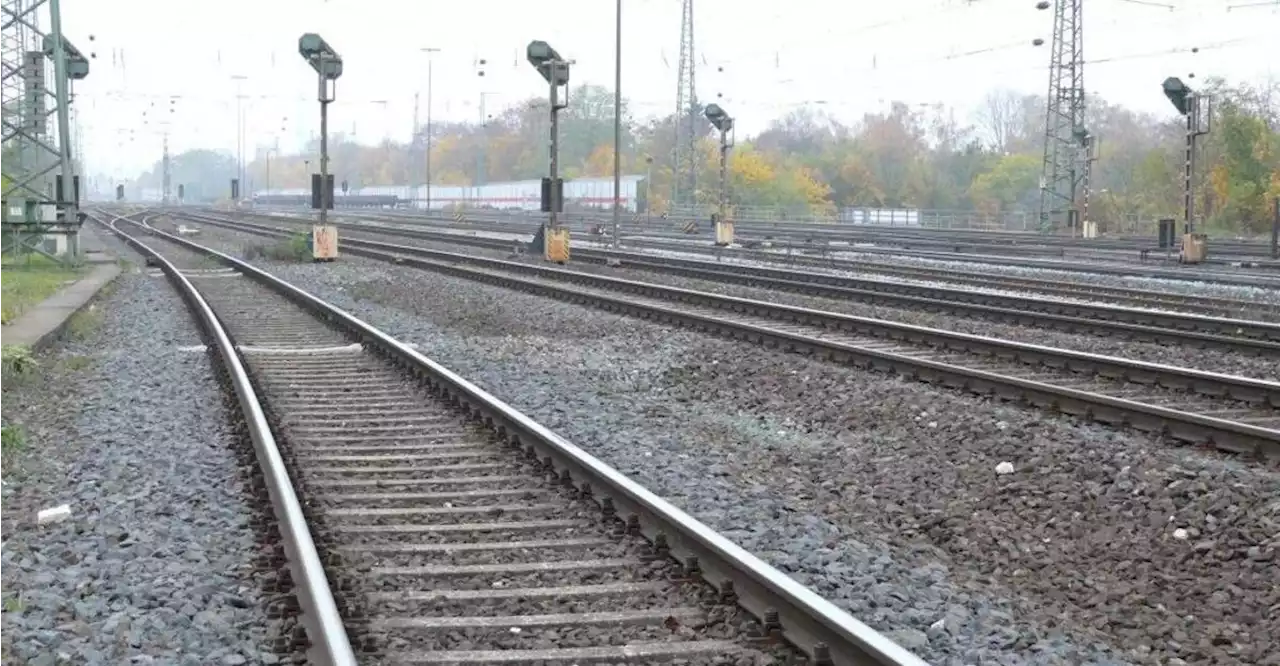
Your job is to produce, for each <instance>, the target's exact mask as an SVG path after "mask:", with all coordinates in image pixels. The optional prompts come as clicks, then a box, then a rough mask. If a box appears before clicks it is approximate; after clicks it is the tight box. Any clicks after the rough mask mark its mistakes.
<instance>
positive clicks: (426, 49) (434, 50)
mask: <svg viewBox="0 0 1280 666" xmlns="http://www.w3.org/2000/svg"><path fill="white" fill-rule="evenodd" d="M439 51H440V49H437V48H433V47H429V46H427V47H423V48H422V52H423V53H426V54H427V213H430V212H431V147H432V142H431V83H432V81H431V74H432V72H431V65H432V61H433V60H435V58H434V57H432V54H434V53H438V52H439Z"/></svg>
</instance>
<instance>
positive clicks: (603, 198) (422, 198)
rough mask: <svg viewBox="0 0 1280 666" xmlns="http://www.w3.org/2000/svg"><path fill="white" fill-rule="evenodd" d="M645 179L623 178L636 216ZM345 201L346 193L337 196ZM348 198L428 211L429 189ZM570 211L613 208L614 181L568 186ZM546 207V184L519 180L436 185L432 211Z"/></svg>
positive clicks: (296, 191) (363, 191) (377, 188)
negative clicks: (395, 201) (388, 199)
mask: <svg viewBox="0 0 1280 666" xmlns="http://www.w3.org/2000/svg"><path fill="white" fill-rule="evenodd" d="M643 181H644V176H623V177H622V182H621V185H622V186H621V188H620V189H621V194H622V207H623V209H624V210H628V211H632V212H635V211H636V210H637V206H638V205H639V204H640V202H639V200H638V198H637V195H638V193H639V192H640V186H641V183H642V182H643ZM255 194H263V195H293V196H298V195H305V196H310V194H311V190H310V189H306V188H286V189H273V190H265V191H259V192H256V193H255ZM335 194H336V195H337V196H339V197H341V196H342V193H341V192H337V193H335ZM348 194H352V195H360V196H377V195H381V196H395V197H399V198H400V200H401V201H402V202H403V203H402V204H401V205H405V206H409V207H412V208H423V209H425V208H427V186H426V185H416V186H412V187H409V186H404V185H391V186H387V185H369V186H365V187H356V188H351V189H350V190H349V192H348ZM564 199H565V207H566V208H608V207H610V206H612V205H613V179H612V178H578V179H575V180H566V181H565V182H564ZM541 207H542V181H540V180H519V181H514V182H507V183H489V184H488V185H481V186H479V187H473V186H468V185H432V186H431V209H432V210H441V209H452V208H489V209H493V210H532V211H536V210H539V209H540V208H541Z"/></svg>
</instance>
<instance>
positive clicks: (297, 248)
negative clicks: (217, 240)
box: [240, 234, 312, 262]
mask: <svg viewBox="0 0 1280 666" xmlns="http://www.w3.org/2000/svg"><path fill="white" fill-rule="evenodd" d="M240 256H241V258H242V259H244V260H245V261H253V260H254V259H272V260H275V261H294V262H305V261H311V259H312V256H311V247H310V239H309V238H308V237H307V234H290V235H289V237H288V238H285V239H281V240H278V241H276V242H274V243H254V244H252V245H246V246H245V247H244V249H243V250H242V251H241V253H240Z"/></svg>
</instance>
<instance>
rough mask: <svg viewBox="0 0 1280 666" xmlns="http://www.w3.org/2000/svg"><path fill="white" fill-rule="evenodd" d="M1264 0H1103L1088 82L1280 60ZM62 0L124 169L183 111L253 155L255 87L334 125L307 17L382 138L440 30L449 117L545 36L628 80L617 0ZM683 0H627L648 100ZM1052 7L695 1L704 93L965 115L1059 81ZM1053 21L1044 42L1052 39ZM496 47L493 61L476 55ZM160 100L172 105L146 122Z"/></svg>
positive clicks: (398, 124)
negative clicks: (997, 92) (322, 101)
mask: <svg viewBox="0 0 1280 666" xmlns="http://www.w3.org/2000/svg"><path fill="white" fill-rule="evenodd" d="M1258 1H1259V0H1088V2H1086V3H1085V5H1086V7H1085V12H1086V15H1085V19H1084V22H1085V30H1086V33H1085V45H1084V49H1085V58H1086V61H1088V62H1089V64H1088V65H1087V66H1086V70H1085V87H1086V89H1087V90H1088V91H1089V92H1090V93H1096V94H1100V95H1102V96H1103V97H1105V98H1107V99H1109V100H1113V101H1116V102H1120V103H1123V104H1125V105H1128V106H1131V107H1134V108H1137V109H1141V110H1144V111H1151V112H1155V113H1160V114H1170V113H1172V111H1171V109H1170V108H1169V107H1168V103H1167V101H1166V100H1165V99H1164V97H1163V96H1162V95H1161V93H1160V82H1161V81H1162V80H1163V79H1164V78H1165V77H1166V76H1170V75H1176V76H1184V77H1185V75H1186V74H1188V73H1194V74H1195V75H1196V76H1197V77H1206V76H1223V77H1226V78H1228V79H1230V80H1234V81H1241V80H1249V81H1262V80H1265V79H1268V78H1276V77H1280V52H1278V51H1277V46H1276V41H1275V39H1276V38H1275V36H1276V35H1277V34H1280V6H1277V5H1270V6H1261V7H1237V8H1231V6H1232V5H1247V4H1252V3H1255V2H1258ZM62 6H63V13H64V19H63V20H64V23H65V26H66V31H67V35H68V37H69V38H70V39H71V40H72V41H73V42H74V43H75V44H76V45H77V46H78V47H79V48H80V49H81V50H82V51H86V52H87V51H93V52H95V53H96V54H97V58H96V60H94V61H93V65H92V67H93V69H92V72H91V74H90V76H89V78H88V79H86V80H85V81H83V82H81V83H80V84H78V86H77V90H76V93H77V105H78V107H79V113H80V117H81V126H82V131H83V133H84V134H83V140H84V152H85V154H86V155H85V159H86V162H87V166H88V169H87V170H88V172H90V173H95V174H112V175H113V176H115V177H120V176H132V175H134V174H135V173H136V172H138V171H140V170H141V169H143V168H146V167H147V166H149V165H150V164H152V163H153V162H154V161H155V160H157V159H158V158H159V156H160V152H161V135H162V133H163V132H164V127H162V126H161V125H160V122H161V121H162V120H163V119H165V117H166V116H167V120H168V132H169V140H170V148H171V150H172V151H173V152H180V151H183V150H187V149H191V148H212V149H219V150H225V151H227V152H231V153H234V151H235V146H236V142H235V137H236V94H237V86H238V85H239V86H241V89H242V91H243V94H244V95H245V96H246V98H245V99H244V101H243V104H244V105H245V110H246V113H245V115H246V117H247V123H246V128H245V132H246V134H247V137H248V138H247V141H246V144H247V152H249V153H252V152H253V149H254V146H255V144H256V145H261V146H267V145H273V144H274V143H275V141H277V139H278V141H279V145H280V148H281V149H282V151H285V152H289V151H294V150H296V149H297V148H298V147H299V146H300V145H301V144H302V142H303V141H305V140H306V139H307V137H309V136H311V135H312V134H313V133H315V132H316V131H317V130H318V126H319V111H318V104H317V103H316V102H315V93H316V83H315V76H314V74H313V73H312V71H311V70H310V69H309V68H308V67H307V66H306V64H305V63H304V62H303V61H302V60H301V58H300V56H299V55H298V54H297V40H298V37H299V35H301V34H302V33H304V32H318V33H320V34H321V35H322V36H323V37H324V38H325V39H326V40H327V41H328V42H329V43H330V44H332V45H333V47H334V48H335V49H336V50H337V51H338V52H339V53H340V54H341V55H342V57H343V59H344V61H345V72H344V74H343V77H342V78H341V79H340V80H339V82H338V89H337V101H336V102H335V103H334V104H333V105H331V107H330V110H331V114H330V118H331V121H330V127H331V129H332V130H335V131H344V132H347V133H350V132H353V131H354V132H355V134H356V137H357V139H358V140H359V141H361V142H364V143H373V142H376V141H378V140H381V139H382V138H384V137H392V138H394V139H396V140H400V141H404V140H406V139H407V138H408V136H409V133H410V130H411V127H412V124H413V113H414V94H415V93H419V94H420V95H421V98H420V102H419V106H420V108H419V116H420V118H421V119H422V120H423V121H425V119H426V105H427V57H428V56H427V55H426V54H424V53H423V52H422V51H421V49H422V48H423V47H432V48H438V49H440V51H439V52H438V53H436V54H434V56H433V57H434V66H433V68H434V84H433V85H432V89H433V111H434V113H433V115H434V117H435V118H437V119H450V120H460V119H475V118H477V117H478V116H479V100H480V98H481V93H482V92H483V93H488V94H487V95H486V97H485V99H486V106H487V110H488V113H491V114H492V113H494V112H495V111H497V110H500V109H501V108H502V107H504V106H507V105H510V104H514V103H517V102H519V101H520V100H523V99H525V98H527V97H529V96H532V95H541V94H545V92H546V88H545V87H544V86H543V85H542V79H541V78H540V77H539V76H538V75H537V73H536V72H535V71H534V70H533V69H532V68H531V67H530V66H529V65H528V64H527V62H525V61H524V56H523V54H524V47H525V45H526V44H527V43H528V42H529V41H530V40H531V39H544V40H546V41H548V42H550V43H551V44H552V46H554V47H555V48H556V49H558V50H559V51H560V53H561V54H562V55H564V56H565V57H568V58H573V59H576V60H577V65H576V66H575V67H574V69H573V72H572V79H573V81H574V82H575V83H582V82H589V83H596V84H600V85H604V86H606V87H608V88H610V89H612V87H613V71H614V69H613V68H614V7H615V3H614V0H551V1H548V2H529V1H527V0H254V1H250V0H219V1H217V2H194V1H191V0H182V1H178V0H112V1H111V2H104V1H103V0H63V2H62ZM680 13H681V0H623V86H622V88H623V94H624V96H625V97H626V98H628V99H629V100H631V101H632V102H633V107H632V109H633V111H634V112H635V114H636V115H638V116H641V117H645V116H655V115H661V114H667V113H671V112H672V111H673V110H674V108H675V95H676V67H677V62H678V55H679V37H680ZM1052 21H1053V12H1052V10H1045V11H1039V10H1037V9H1036V8H1035V0H974V1H972V2H967V1H965V0H897V1H895V2H871V1H869V0H860V1H854V0H787V1H786V2H781V3H779V2H765V1H764V0H696V14H695V33H696V35H695V40H696V44H695V52H696V55H697V91H698V97H699V98H700V99H702V100H706V101H713V100H714V101H719V102H720V103H721V105H722V106H724V107H725V108H726V109H727V110H728V111H729V112H730V113H731V114H733V115H734V116H735V117H736V118H737V119H738V127H739V130H740V132H743V133H745V134H753V133H755V132H758V131H759V130H761V129H763V128H764V127H765V126H766V125H767V124H768V122H769V121H770V120H772V119H773V118H776V117H778V116H780V115H782V114H785V113H787V112H788V111H790V110H792V109H794V108H797V107H799V106H802V105H805V104H821V105H822V106H823V108H825V109H826V110H827V111H828V112H829V113H832V114H833V115H835V116H836V117H838V118H841V119H845V120H854V119H856V118H858V117H859V116H860V115H861V114H862V113H864V112H866V111H874V110H878V109H882V108H884V106H885V105H886V104H887V103H888V102H889V101H891V100H903V101H907V102H910V103H913V104H919V103H934V102H941V103H944V104H948V105H951V106H955V107H958V108H960V109H961V110H962V111H963V112H964V113H966V114H968V113H971V112H972V111H973V110H974V108H976V106H977V105H978V103H979V102H980V100H981V98H982V97H983V95H985V94H986V92H987V91H989V90H991V89H993V88H998V87H1005V88H1011V89H1014V90H1018V91H1023V92H1028V93H1039V94H1044V93H1045V91H1046V89H1047V87H1048V83H1047V65H1048V59H1049V48H1048V43H1049V41H1050V39H1051V36H1052V35H1051V32H1052ZM46 27H47V25H46ZM90 35H93V37H94V39H93V41H90V40H89V36H90ZM1267 35H1270V38H1271V41H1270V43H1268V40H1267V39H1266V36H1267ZM1035 38H1042V39H1044V40H1045V45H1044V46H1041V47H1035V46H1033V45H1032V40H1033V39H1035ZM1193 47H1198V48H1199V52H1198V53H1191V49H1192V48H1193ZM482 58H483V59H485V60H487V61H488V64H487V66H486V67H485V68H484V69H485V76H484V77H483V78H481V77H479V76H477V74H476V61H477V60H478V59H482ZM234 76H244V77H246V78H245V79H244V80H243V81H240V82H237V81H235V80H233V77H234ZM171 98H174V99H173V101H172V103H171V102H170V100H171ZM167 108H172V109H173V112H172V113H168V112H166V109H167ZM144 111H146V116H145V117H146V118H148V119H153V120H150V121H149V122H147V123H145V124H144V123H143V119H144V116H143V112H144ZM282 128H283V131H282ZM246 157H247V156H246Z"/></svg>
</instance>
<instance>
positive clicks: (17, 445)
mask: <svg viewBox="0 0 1280 666" xmlns="http://www.w3.org/2000/svg"><path fill="white" fill-rule="evenodd" d="M26 446H27V431H26V430H25V429H24V428H23V427H22V426H20V425H5V426H0V453H2V454H3V455H4V456H5V457H6V458H7V457H9V456H11V455H13V454H15V453H17V452H19V451H21V450H22V449H24V448H26Z"/></svg>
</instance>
